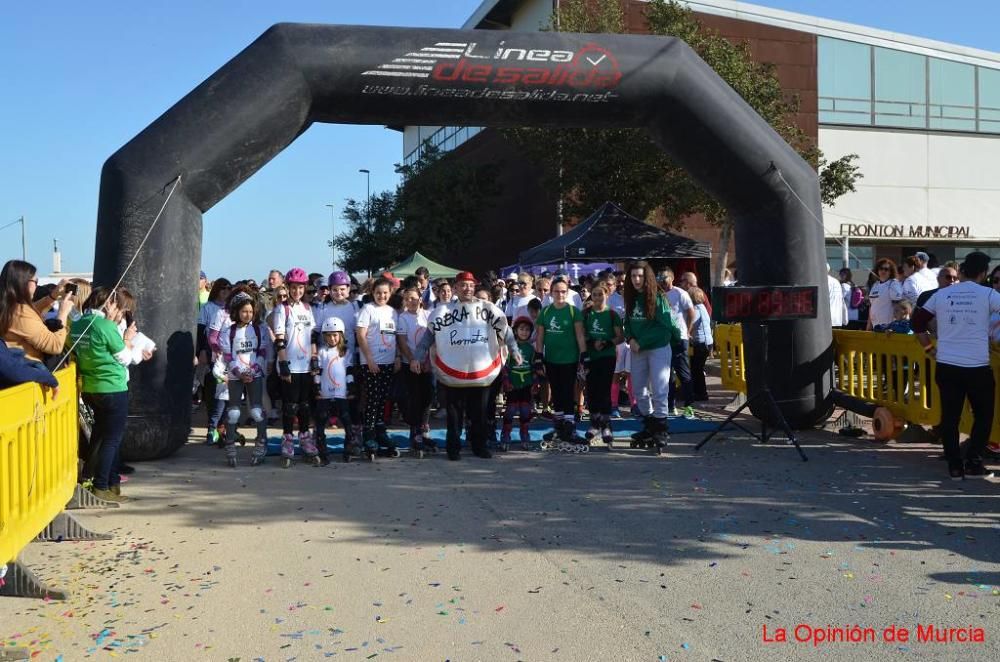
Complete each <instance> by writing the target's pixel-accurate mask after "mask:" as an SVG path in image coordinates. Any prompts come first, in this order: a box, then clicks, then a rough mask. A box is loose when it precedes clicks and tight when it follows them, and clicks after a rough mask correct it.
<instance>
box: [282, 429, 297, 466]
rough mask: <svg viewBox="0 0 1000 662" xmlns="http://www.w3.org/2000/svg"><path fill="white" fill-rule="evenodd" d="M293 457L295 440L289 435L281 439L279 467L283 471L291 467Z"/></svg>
mask: <svg viewBox="0 0 1000 662" xmlns="http://www.w3.org/2000/svg"><path fill="white" fill-rule="evenodd" d="M293 457H295V438H294V437H292V435H291V434H286V435H285V436H283V437H282V438H281V467H282V468H283V469H288V468H289V467H291V466H292V458H293Z"/></svg>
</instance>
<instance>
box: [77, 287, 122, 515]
mask: <svg viewBox="0 0 1000 662" xmlns="http://www.w3.org/2000/svg"><path fill="white" fill-rule="evenodd" d="M122 317H124V311H123V310H122V309H121V308H120V307H119V305H118V298H117V297H116V296H114V291H113V290H109V289H108V288H106V287H96V288H94V290H93V292H91V294H90V296H89V297H87V300H86V301H85V302H84V304H83V317H81V318H80V319H78V320H77V321H75V322H73V325H72V327H71V328H70V344H71V345H75V349H74V350H73V353H74V354H75V355H76V361H77V368H78V370H79V373H80V384H81V387H80V392H81V396H82V398H83V401H84V402H85V403H86V404H87V405H88V406H89V407H90V408H91V410H93V412H94V426H93V429H92V431H91V434H90V443H91V446H92V447H93V448H96V449H97V451H96V453H97V455H96V462H95V466H94V483H93V488H92V489H93V492H94V495H95V496H98V497H100V498H101V499H105V500H107V501H119V502H122V501H128V498H127V497H124V496H122V494H121V476H120V475H119V471H118V468H119V464H120V462H121V460H120V459H119V455H120V450H121V444H122V440H123V439H124V438H125V423H126V421H127V420H128V371H127V369H126V367H125V366H127V365H128V364H129V363H130V362H131V357H132V339H133V338H134V337H135V334H136V329H135V325H134V324H133V325H130V326H129V327H128V328H127V329H125V334H124V338H123V337H122V334H121V333H119V331H118V323H119V322H120V321H121V319H122Z"/></svg>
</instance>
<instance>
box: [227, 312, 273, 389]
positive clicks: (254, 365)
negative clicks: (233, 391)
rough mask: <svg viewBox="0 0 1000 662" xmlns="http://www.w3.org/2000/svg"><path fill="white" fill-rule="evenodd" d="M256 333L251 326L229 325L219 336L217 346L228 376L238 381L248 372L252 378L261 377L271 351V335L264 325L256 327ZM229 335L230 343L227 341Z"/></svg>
mask: <svg viewBox="0 0 1000 662" xmlns="http://www.w3.org/2000/svg"><path fill="white" fill-rule="evenodd" d="M257 331H259V332H260V333H259V335H260V340H259V341H258V340H257V336H258V333H257V332H256V331H254V330H253V325H252V324H247V325H246V326H233V325H230V327H229V328H228V329H226V332H225V333H223V334H220V335H219V346H221V347H222V358H223V360H224V361H225V362H226V368H227V370H228V371H229V376H230V377H232V378H233V379H239V378H240V377H241V376H242V375H243V374H244V373H245V372H247V371H249V372H250V373H251V374H252V375H253V376H254V378H255V379H256V378H258V377H263V376H264V374H265V366H266V362H267V359H268V356H269V353H270V349H271V334H270V333H268V332H267V328H265V327H264V325H262V324H261V325H258V327H257ZM230 334H231V335H232V338H233V340H232V342H230V341H229V337H230Z"/></svg>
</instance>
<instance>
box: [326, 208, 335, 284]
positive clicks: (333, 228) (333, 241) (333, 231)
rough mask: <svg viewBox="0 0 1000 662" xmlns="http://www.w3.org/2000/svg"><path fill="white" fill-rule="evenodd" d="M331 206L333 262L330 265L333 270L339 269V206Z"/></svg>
mask: <svg viewBox="0 0 1000 662" xmlns="http://www.w3.org/2000/svg"><path fill="white" fill-rule="evenodd" d="M327 207H329V208H330V248H331V249H332V250H333V263H332V264H331V265H330V266H331V267H332V269H333V271H336V270H337V208H336V207H334V206H333V205H332V204H331V205H327Z"/></svg>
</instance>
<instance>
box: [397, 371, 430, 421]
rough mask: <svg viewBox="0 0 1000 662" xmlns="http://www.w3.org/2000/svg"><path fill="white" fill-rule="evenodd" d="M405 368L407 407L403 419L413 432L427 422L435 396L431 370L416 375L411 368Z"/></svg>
mask: <svg viewBox="0 0 1000 662" xmlns="http://www.w3.org/2000/svg"><path fill="white" fill-rule="evenodd" d="M404 370H405V373H404V374H403V380H404V384H405V385H406V407H405V408H404V416H403V420H405V421H406V424H407V425H409V426H410V431H411V432H416V431H417V430H419V429H420V428H421V426H423V425H424V424H425V423H427V416H428V415H429V414H430V411H431V400H432V399H433V397H434V391H433V386H432V385H431V375H430V373H429V372H422V373H420V374H419V375H415V374H413V373H412V372H411V371H410V370H407V369H405V368H404Z"/></svg>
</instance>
